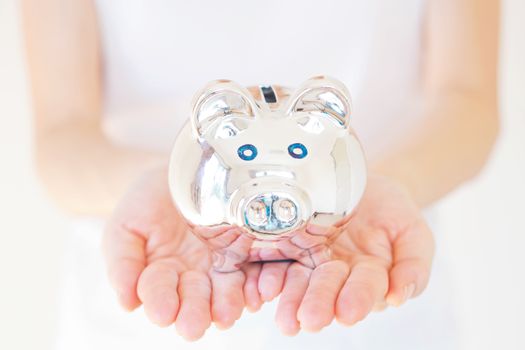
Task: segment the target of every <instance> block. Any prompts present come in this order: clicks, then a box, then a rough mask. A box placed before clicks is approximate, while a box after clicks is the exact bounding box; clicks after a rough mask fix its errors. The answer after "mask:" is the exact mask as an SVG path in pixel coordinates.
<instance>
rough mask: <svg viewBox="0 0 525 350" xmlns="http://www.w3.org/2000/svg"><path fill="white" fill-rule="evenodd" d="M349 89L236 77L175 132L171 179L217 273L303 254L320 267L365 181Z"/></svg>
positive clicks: (206, 92)
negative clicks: (253, 82)
mask: <svg viewBox="0 0 525 350" xmlns="http://www.w3.org/2000/svg"><path fill="white" fill-rule="evenodd" d="M350 114H351V105H350V97H349V94H348V91H347V89H346V87H345V86H344V85H343V84H342V83H341V82H339V81H337V80H335V79H332V78H328V77H324V76H318V77H313V78H311V79H309V80H307V81H306V82H304V83H303V84H302V85H301V86H300V87H299V88H297V89H295V90H291V89H288V88H285V87H280V86H275V85H273V86H272V85H265V86H257V87H250V88H245V87H242V86H240V85H238V84H236V83H234V82H232V81H229V80H217V81H213V82H211V83H209V84H208V85H207V86H205V87H204V88H203V89H202V90H201V91H200V92H199V93H197V94H196V96H195V98H194V100H193V105H192V113H191V116H190V119H189V120H188V122H187V123H186V124H185V125H184V127H183V128H182V129H181V131H180V133H179V135H178V136H177V138H176V141H175V144H174V147H173V151H172V154H171V159H170V170H169V185H170V191H171V194H172V197H173V200H174V203H175V205H176V207H177V208H178V210H179V212H180V214H181V215H182V216H183V217H184V218H185V220H186V221H187V222H188V224H189V227H190V229H191V230H192V231H193V233H194V234H196V235H197V236H198V237H199V238H200V239H201V240H203V241H204V242H205V243H206V244H207V245H208V247H209V248H210V249H211V251H212V253H213V254H212V255H211V256H212V259H213V266H214V268H215V269H216V270H217V271H225V272H226V271H235V270H237V269H239V268H240V266H241V265H242V264H244V263H246V262H253V261H280V260H295V261H299V262H300V263H302V264H304V265H306V266H309V267H311V268H314V267H315V266H318V265H319V264H322V263H323V262H326V261H328V260H330V259H331V250H330V244H331V242H333V240H334V239H335V238H336V237H337V235H338V234H340V233H341V232H342V231H343V230H344V228H345V225H346V224H347V223H348V222H349V220H351V217H352V213H354V211H355V208H356V206H357V205H358V203H359V200H360V198H361V196H362V194H363V192H364V189H365V184H366V164H365V159H364V155H363V151H362V148H361V145H360V143H359V141H358V138H357V137H356V135H355V133H354V131H353V130H352V128H351V127H350Z"/></svg>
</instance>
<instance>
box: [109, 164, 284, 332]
mask: <svg viewBox="0 0 525 350" xmlns="http://www.w3.org/2000/svg"><path fill="white" fill-rule="evenodd" d="M103 251H104V256H105V259H106V262H107V270H108V275H109V279H110V282H111V284H112V285H113V287H114V289H115V290H116V292H117V295H118V298H119V301H120V303H121V304H122V305H123V306H124V307H125V308H126V309H128V310H133V309H135V308H136V307H138V306H139V305H141V304H143V305H144V310H145V312H146V314H147V316H148V317H149V319H150V320H151V321H152V322H154V323H156V324H158V325H160V326H168V325H171V324H172V323H175V327H176V329H177V331H178V332H179V333H180V334H181V335H182V336H183V337H184V338H186V339H188V340H196V339H198V338H200V337H201V336H202V335H203V334H204V332H205V331H206V329H207V328H208V327H209V326H210V324H211V322H214V323H215V324H216V325H217V326H218V327H219V328H228V327H230V326H232V325H233V323H234V322H235V321H236V320H237V319H238V318H239V317H240V316H241V313H242V310H243V308H244V306H245V304H246V305H247V307H248V309H251V310H252V311H253V310H257V309H258V308H259V307H260V306H261V304H262V300H268V299H272V298H273V297H275V296H276V295H277V294H278V292H279V291H280V288H281V286H280V285H279V286H274V287H272V286H271V281H274V280H280V279H282V276H279V277H278V278H277V277H275V278H274V276H272V274H274V273H277V274H280V273H281V274H282V273H283V272H284V271H285V269H284V266H282V268H279V269H276V267H278V266H272V267H270V268H268V269H267V271H266V273H263V274H261V271H263V270H265V269H264V266H263V265H262V264H247V265H246V266H245V267H244V268H243V270H241V271H236V272H229V273H220V272H215V271H213V269H212V266H211V262H212V256H211V253H210V251H209V249H208V247H207V246H206V245H205V244H204V243H203V242H201V241H200V240H199V239H197V238H196V237H195V236H194V235H193V234H192V233H191V232H190V230H189V228H188V226H187V225H186V224H185V222H184V220H183V219H182V217H180V215H179V213H178V211H177V210H176V209H175V207H174V206H173V203H172V199H171V197H170V193H169V189H168V180H167V171H166V170H164V169H160V170H154V171H150V172H148V173H147V174H145V175H144V176H142V177H141V179H140V180H139V181H138V182H137V183H136V184H135V185H134V186H133V187H132V188H131V190H130V191H129V192H128V193H127V194H126V195H125V196H124V198H123V199H122V200H121V202H120V204H119V206H118V207H117V209H116V211H115V212H114V214H113V215H112V217H111V218H110V220H109V222H108V224H107V228H106V231H105V234H104V240H103ZM264 276H266V279H267V280H268V281H270V282H269V283H268V285H269V289H270V290H269V292H267V293H264V292H263V294H266V295H262V296H261V295H260V294H259V288H260V286H259V279H260V277H262V278H263V280H264V279H265V277H264ZM263 289H264V288H263Z"/></svg>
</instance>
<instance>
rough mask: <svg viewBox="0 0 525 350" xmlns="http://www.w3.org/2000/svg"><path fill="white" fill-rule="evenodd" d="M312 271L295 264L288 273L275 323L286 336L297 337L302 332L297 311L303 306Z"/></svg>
mask: <svg viewBox="0 0 525 350" xmlns="http://www.w3.org/2000/svg"><path fill="white" fill-rule="evenodd" d="M311 273H312V269H310V268H308V267H306V266H304V265H302V264H300V263H293V264H291V265H290V267H289V268H288V269H287V271H286V277H285V281H284V287H283V291H282V293H281V296H280V298H279V304H278V306H277V313H276V315H275V322H276V323H277V326H278V327H279V329H280V330H281V332H283V333H284V334H285V335H295V334H297V333H298V332H299V330H300V325H299V321H298V320H297V310H299V306H300V305H301V301H302V300H303V297H304V294H305V293H306V289H307V288H308V281H309V279H310V275H311Z"/></svg>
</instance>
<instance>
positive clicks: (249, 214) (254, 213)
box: [246, 200, 268, 226]
mask: <svg viewBox="0 0 525 350" xmlns="http://www.w3.org/2000/svg"><path fill="white" fill-rule="evenodd" d="M246 209H247V210H246V219H247V220H248V222H249V223H250V224H251V225H255V226H262V225H264V224H266V222H267V221H268V213H267V209H266V204H264V202H263V201H261V200H254V201H251V202H250V204H248V207H247V208H246Z"/></svg>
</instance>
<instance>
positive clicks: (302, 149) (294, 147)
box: [288, 143, 308, 159]
mask: <svg viewBox="0 0 525 350" xmlns="http://www.w3.org/2000/svg"><path fill="white" fill-rule="evenodd" d="M288 154H289V155H291V156H292V157H294V158H297V159H303V158H304V157H306V156H307V155H308V150H307V149H306V146H305V145H303V144H302V143H292V144H291V145H290V146H288Z"/></svg>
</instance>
